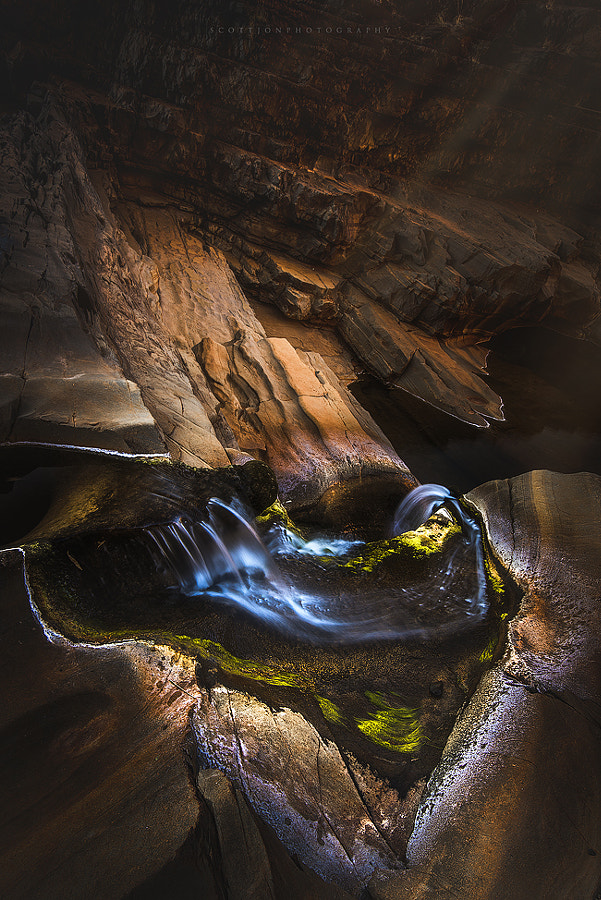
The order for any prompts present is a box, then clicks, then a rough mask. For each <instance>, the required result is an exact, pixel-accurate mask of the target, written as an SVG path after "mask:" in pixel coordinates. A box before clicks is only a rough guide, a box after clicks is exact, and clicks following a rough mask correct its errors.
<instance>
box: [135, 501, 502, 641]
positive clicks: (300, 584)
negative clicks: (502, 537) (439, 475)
mask: <svg viewBox="0 0 601 900" xmlns="http://www.w3.org/2000/svg"><path fill="white" fill-rule="evenodd" d="M429 520H430V525H429V528H430V530H429V531H427V530H426V531H424V530H423V529H422V531H424V533H423V534H421V533H420V531H419V530H418V529H420V528H421V526H423V525H424V523H426V522H428V521H429ZM392 531H393V536H392V538H390V539H388V540H383V541H378V542H372V543H365V542H363V541H358V540H344V539H341V538H339V537H332V536H329V535H323V534H319V535H312V536H310V537H306V538H305V537H303V536H301V535H300V533H299V532H294V531H292V530H291V529H290V528H289V527H287V526H286V524H284V523H281V522H280V523H274V524H272V525H271V526H270V527H269V528H268V529H267V531H266V532H265V533H264V535H263V539H262V538H261V537H260V536H259V534H258V532H257V530H256V528H255V527H254V525H253V524H251V523H250V522H249V521H248V520H247V519H246V518H245V516H244V515H243V514H242V513H241V512H240V511H239V510H237V509H235V508H234V507H232V506H228V505H226V504H225V503H223V502H222V501H220V500H218V499H215V498H214V499H212V500H210V501H209V502H208V504H207V507H206V514H205V518H204V519H203V520H201V521H198V522H192V521H191V520H190V519H187V518H184V517H180V518H178V519H176V520H175V521H173V522H170V523H168V524H165V525H156V526H153V527H151V528H148V529H147V533H148V536H149V538H150V541H151V543H152V547H153V550H154V557H155V561H156V562H157V564H158V565H159V566H160V567H162V569H163V570H164V571H165V572H166V573H167V574H168V576H170V577H171V579H172V580H174V582H175V583H174V586H176V587H177V588H178V589H179V591H180V592H181V593H182V594H183V595H185V596H186V597H188V598H190V599H193V598H202V597H205V598H210V599H211V601H217V602H219V603H220V604H223V605H226V606H229V607H231V608H235V609H238V610H241V611H244V612H245V613H247V614H249V615H251V616H252V617H253V618H255V619H259V620H261V621H262V622H263V623H265V624H266V625H269V626H271V627H273V628H275V629H277V630H279V631H280V632H284V633H286V634H288V635H291V636H293V637H297V638H299V639H303V640H309V641H313V642H315V643H357V642H364V641H368V640H386V639H398V638H403V637H404V638H407V637H424V636H426V635H427V634H429V633H432V632H435V633H436V634H439V635H441V636H442V635H445V634H447V633H451V632H455V631H458V630H461V628H462V627H464V626H465V625H467V623H468V622H469V623H470V624H473V623H474V619H475V618H476V620H477V619H478V618H482V617H483V616H484V615H485V613H486V610H487V600H486V578H485V570H484V561H483V550H482V542H481V536H480V531H479V529H478V525H477V523H476V521H475V519H473V518H472V517H470V516H469V514H468V513H467V512H466V510H465V509H464V507H463V506H462V505H460V504H459V502H458V501H457V500H456V499H455V498H454V497H453V496H452V495H451V494H450V492H449V491H448V490H447V489H446V488H444V487H442V486H440V485H422V486H420V487H418V488H416V489H415V490H414V491H412V492H411V493H410V494H409V495H408V496H407V497H406V498H405V499H404V500H403V501H402V503H401V504H400V505H399V507H398V509H397V511H396V513H395V516H394V521H393V527H392ZM432 535H434V537H433V536H432ZM436 541H438V543H436ZM409 554H413V555H414V556H415V557H416V558H417V559H418V562H419V565H420V567H421V568H420V572H419V575H418V576H416V575H415V573H413V572H412V568H411V565H409V566H408V571H409V574H408V576H407V577H404V570H403V566H402V565H401V562H400V561H402V560H403V559H405V560H406V559H407V558H408V555H409ZM429 555H431V556H432V558H433V559H434V557H435V558H436V562H435V564H433V566H432V567H430V568H428V561H427V560H425V557H427V556H429ZM410 562H411V560H410ZM395 566H396V568H395ZM361 586H363V588H364V589H363V590H361ZM458 598H459V599H458Z"/></svg>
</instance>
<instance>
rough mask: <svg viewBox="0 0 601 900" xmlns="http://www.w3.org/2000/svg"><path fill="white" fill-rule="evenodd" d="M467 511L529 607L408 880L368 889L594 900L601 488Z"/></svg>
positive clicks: (459, 742)
mask: <svg viewBox="0 0 601 900" xmlns="http://www.w3.org/2000/svg"><path fill="white" fill-rule="evenodd" d="M469 498H470V500H471V502H472V503H474V505H475V506H476V507H477V508H478V509H479V510H480V512H481V515H482V517H483V520H484V523H485V527H486V530H487V533H488V536H489V539H490V542H491V545H492V547H493V550H494V552H495V554H496V555H497V557H498V558H499V560H501V561H502V563H503V565H504V566H505V567H506V569H507V571H508V572H509V573H510V574H511V576H512V577H513V578H514V579H515V581H516V582H517V584H518V585H519V587H520V588H521V589H522V590H523V592H524V596H523V599H522V601H521V604H520V608H519V611H518V612H517V614H516V616H515V617H514V618H513V619H512V621H511V623H510V626H509V637H508V646H507V650H506V653H505V655H504V657H503V659H502V660H501V662H500V664H499V665H498V666H497V667H495V668H494V669H493V670H492V671H491V672H490V673H489V674H488V675H487V676H486V677H485V678H484V679H483V681H482V683H481V684H480V686H479V688H478V690H477V691H476V693H475V695H474V697H473V699H472V700H471V702H470V704H469V706H468V707H467V709H466V711H465V712H464V714H463V715H462V716H461V717H460V718H459V720H458V723H457V725H456V726H455V729H454V731H453V733H452V735H451V737H450V739H449V741H448V743H447V746H446V748H445V752H444V754H443V758H442V760H441V763H440V765H439V767H438V768H437V769H436V770H435V772H434V773H433V775H432V777H431V779H430V781H429V783H428V785H427V787H426V790H425V792H424V795H423V798H422V803H421V805H420V808H419V810H418V813H417V819H416V827H415V830H414V832H413V834H412V837H411V839H410V842H409V845H408V848H407V858H408V862H409V869H408V870H407V872H406V873H404V874H403V875H401V876H393V877H392V878H391V879H387V878H386V877H383V878H381V879H380V878H376V879H375V880H374V882H373V884H372V885H371V886H370V890H371V892H372V895H373V896H374V897H375V898H377V900H397V898H401V897H403V898H404V897H410V898H416V900H417V898H428V897H432V898H434V897H439V896H441V895H449V896H454V897H466V898H467V897H470V898H472V897H474V898H482V900H484V898H492V897H495V898H505V897H507V898H510V897H512V898H513V897H519V898H522V897H523V898H527V897H532V896H535V897H546V896H556V897H566V898H567V897H570V898H572V897H573V898H579V900H580V898H582V900H588V898H590V897H592V896H594V895H595V892H596V890H597V889H598V885H599V880H600V878H601V870H600V864H599V858H600V856H601V854H600V852H599V850H600V847H601V813H600V809H601V785H600V783H599V762H600V760H601V717H600V714H599V711H600V709H601V685H600V683H599V665H598V660H599V653H600V647H599V633H600V628H599V624H600V623H599V617H600V615H601V610H600V605H599V599H598V583H599V571H598V568H599V552H598V541H599V524H600V522H601V482H600V479H599V477H598V476H595V475H588V474H580V475H559V474H556V473H551V472H532V473H529V474H527V475H523V476H520V477H518V478H512V479H510V480H508V481H497V482H491V483H490V484H487V485H484V486H482V487H481V488H478V489H476V490H475V491H472V492H471V494H470V495H469Z"/></svg>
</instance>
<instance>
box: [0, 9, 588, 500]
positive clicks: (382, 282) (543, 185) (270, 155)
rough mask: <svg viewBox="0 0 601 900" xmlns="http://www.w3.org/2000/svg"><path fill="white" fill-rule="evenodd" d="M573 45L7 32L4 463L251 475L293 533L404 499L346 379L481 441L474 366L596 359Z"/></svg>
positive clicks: (488, 19) (523, 32) (55, 24)
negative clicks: (509, 342)
mask: <svg viewBox="0 0 601 900" xmlns="http://www.w3.org/2000/svg"><path fill="white" fill-rule="evenodd" d="M598 28H599V22H598V14H597V11H596V10H595V9H593V8H591V9H586V8H584V9H581V8H578V9H576V8H572V7H562V8H561V9H555V8H551V7H548V4H543V3H532V4H530V5H529V6H528V8H527V9H525V8H521V7H520V8H519V9H518V8H514V7H513V6H512V5H510V4H505V3H498V2H497V3H489V4H485V5H484V6H482V5H481V4H472V3H467V4H466V3H462V4H460V6H459V7H458V6H457V5H456V4H454V3H453V4H444V3H432V4H421V3H420V4H410V5H407V4H402V8H401V7H398V8H397V7H395V6H394V5H393V4H390V3H379V4H375V3H367V2H364V3H359V2H356V3H353V4H350V5H349V4H345V5H344V7H341V6H339V5H337V4H335V3H327V4H325V5H324V4H312V3H305V2H298V3H296V4H286V6H285V8H284V7H282V6H280V5H279V4H277V3H272V4H263V5H262V6H260V7H257V6H256V4H250V3H248V4H246V3H242V4H236V5H235V6H234V5H228V4H222V3H219V4H211V3H205V4H202V6H196V5H190V4H188V3H184V2H181V3H176V4H175V5H174V4H169V6H167V5H166V4H137V5H120V4H113V5H110V4H109V6H108V7H107V6H106V5H104V6H103V7H102V10H100V9H98V10H97V11H92V10H82V9H81V7H80V5H76V4H73V5H72V6H71V7H70V8H68V9H66V10H65V9H63V8H62V5H61V10H60V14H59V12H58V11H57V9H55V7H54V6H53V5H52V4H45V5H43V6H39V5H38V4H36V3H35V2H32V3H28V4H25V5H20V6H19V8H18V9H16V8H15V9H14V10H12V11H10V12H7V14H6V16H5V21H4V28H3V37H2V47H3V52H4V65H5V68H6V78H5V79H4V81H5V88H4V91H5V103H6V108H7V110H8V111H11V110H14V109H15V108H16V107H26V108H27V109H28V110H29V111H28V113H19V114H18V115H17V117H16V119H15V118H12V119H9V120H7V121H6V124H5V131H4V140H3V145H2V147H3V149H2V154H3V157H2V162H3V165H2V171H3V179H4V180H5V184H4V186H3V197H4V198H5V201H4V202H3V208H2V211H1V212H0V216H1V219H0V228H1V230H2V239H1V248H2V253H3V259H4V262H3V267H4V273H3V276H2V287H3V291H4V293H3V301H2V302H3V305H4V307H5V309H6V311H7V314H8V315H9V316H10V319H11V323H12V324H11V333H10V337H9V336H8V333H7V335H6V336H5V341H6V344H7V346H8V344H9V342H10V349H11V353H10V364H9V366H8V369H7V375H6V376H5V377H4V378H3V385H2V387H3V406H2V409H3V415H2V421H3V437H4V439H9V440H18V439H30V438H36V439H43V440H47V439H50V440H57V439H58V440H61V441H64V442H67V443H68V442H75V436H76V435H77V438H76V440H77V442H78V443H88V444H93V445H99V444H100V445H104V446H110V447H115V448H119V449H126V448H128V447H129V448H131V449H133V450H136V451H140V450H153V451H155V450H156V449H157V446H158V448H159V449H160V448H161V447H166V448H167V449H168V450H169V451H170V452H171V453H172V454H173V455H175V456H176V457H179V458H181V459H183V460H184V461H188V462H191V463H197V464H202V465H209V466H218V465H224V464H226V463H227V460H228V459H233V460H234V461H240V454H242V455H244V454H250V455H251V456H254V457H259V458H263V459H265V460H266V461H268V462H269V463H270V464H271V465H272V466H273V467H274V469H275V471H276V473H277V474H278V477H279V479H280V481H281V484H282V488H283V490H284V493H285V494H286V495H287V496H290V497H291V498H293V499H294V500H295V501H296V502H297V503H299V504H301V505H302V504H303V503H308V502H312V501H313V500H315V499H316V497H317V496H319V494H320V493H322V492H323V490H324V489H326V488H327V487H328V486H329V485H330V484H333V483H335V482H336V481H339V480H343V479H346V478H348V477H354V476H356V475H365V474H370V473H371V474H374V473H378V472H381V471H388V472H391V471H392V472H402V470H403V466H402V464H401V462H400V461H399V459H398V458H397V457H396V455H395V454H394V452H393V451H392V450H391V448H390V445H389V444H388V443H387V442H386V440H385V439H384V438H383V436H382V435H381V433H379V432H378V429H377V428H376V427H375V426H374V424H373V422H371V420H370V419H369V417H368V416H366V414H365V413H364V412H362V410H361V409H360V408H358V407H357V404H356V402H355V401H354V400H353V398H352V397H351V396H350V394H349V393H348V391H347V387H348V384H349V383H350V382H351V381H352V380H353V379H354V378H355V377H356V374H357V372H359V371H368V372H370V373H372V374H375V375H376V376H377V377H379V378H380V379H382V380H383V381H385V382H387V383H390V384H392V385H398V386H400V387H402V388H403V389H404V390H406V391H409V392H410V393H412V394H415V395H416V396H418V397H421V398H422V399H424V400H426V401H427V402H428V403H430V404H432V405H434V406H437V407H438V408H440V409H442V410H445V411H446V412H449V413H451V414H453V415H455V416H458V417H459V418H461V419H464V420H465V421H468V422H472V423H474V424H476V425H485V424H486V423H487V421H490V420H491V419H495V418H499V417H501V416H502V409H501V403H500V400H499V398H498V397H497V396H496V395H495V394H494V392H493V391H492V390H491V389H490V387H489V386H488V385H487V383H486V382H485V381H484V380H482V378H481V375H482V372H483V369H484V366H485V349H484V347H483V345H482V343H481V341H482V340H485V339H486V338H487V337H489V336H490V335H491V334H493V333H495V332H497V331H499V330H503V329H505V328H507V327H509V326H510V325H512V324H516V323H533V322H540V321H545V322H546V323H548V324H550V325H551V326H552V327H555V328H558V329H560V330H564V331H570V332H571V333H574V334H577V335H582V334H584V333H585V332H586V333H588V334H589V336H591V337H593V338H595V335H596V331H595V328H596V326H595V324H594V323H595V321H596V317H597V314H598V309H599V295H598V285H597V263H596V262H595V258H596V247H597V237H596V235H597V230H596V224H597V223H596V219H595V214H594V212H593V209H592V207H591V203H592V200H591V198H592V197H593V196H594V190H593V188H594V185H593V184H591V182H590V177H589V176H590V173H591V172H594V171H597V168H596V166H595V162H596V160H597V157H598V154H599V146H598V138H597V133H596V131H595V129H594V128H592V127H591V117H593V118H594V115H595V101H594V97H595V85H596V84H597V83H598V78H599V75H598V64H597V57H596V53H595V51H594V48H595V46H596V44H595V40H594V36H595V34H597V33H598ZM318 29H319V30H318ZM368 29H369V30H368ZM376 29H378V30H376ZM583 172H586V173H587V176H586V179H587V180H585V176H584V175H583V174H582V173H583ZM24 273H27V275H25V274H24ZM27 279H29V280H28V281H27ZM25 281H27V284H25ZM264 304H268V306H265V305H264ZM270 309H272V310H277V311H279V312H281V313H282V315H281V316H280V317H279V318H278V317H277V316H275V315H274V314H273V313H271V312H269V310H270ZM287 319H288V320H290V321H291V322H292V323H304V324H302V325H301V324H297V325H296V327H293V325H290V326H289V325H288V324H287ZM82 331H83V334H82V333H81V332H82ZM46 334H48V335H50V336H51V339H52V343H53V345H55V346H60V347H62V348H63V352H62V353H61V354H60V355H59V358H58V359H48V358H46V357H45V356H44V354H43V353H41V352H40V351H39V349H38V348H39V346H40V343H42V344H43V343H44V340H45V335H46ZM100 394H102V400H103V402H102V409H101V410H100V409H99V408H98V406H99V401H98V398H99V396H100ZM407 484H408V486H409V484H410V482H409V481H408V482H407ZM307 485H313V487H312V488H311V487H307Z"/></svg>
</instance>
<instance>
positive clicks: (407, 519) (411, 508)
mask: <svg viewBox="0 0 601 900" xmlns="http://www.w3.org/2000/svg"><path fill="white" fill-rule="evenodd" d="M444 506H450V507H451V508H452V509H453V511H454V512H455V514H456V515H457V516H458V519H459V521H460V522H462V519H463V512H462V510H461V507H460V506H459V504H458V503H457V501H456V500H455V498H454V497H453V495H452V494H451V492H450V491H449V490H447V488H446V487H443V486H442V485H441V484H421V485H420V486H419V487H416V488H415V489H414V490H412V491H411V492H410V493H409V494H407V496H406V497H405V498H404V499H403V500H402V501H401V502H400V503H399V505H398V507H397V510H396V512H395V514H394V520H393V524H392V537H396V536H397V535H400V534H405V532H407V531H415V529H416V528H419V527H420V525H423V524H424V522H427V521H428V519H429V518H430V516H432V515H434V513H435V512H438V510H439V509H441V508H442V507H444Z"/></svg>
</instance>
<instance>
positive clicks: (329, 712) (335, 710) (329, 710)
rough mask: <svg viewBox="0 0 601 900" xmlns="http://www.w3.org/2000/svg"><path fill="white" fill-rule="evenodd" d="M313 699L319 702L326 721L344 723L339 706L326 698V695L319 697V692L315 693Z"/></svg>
mask: <svg viewBox="0 0 601 900" xmlns="http://www.w3.org/2000/svg"><path fill="white" fill-rule="evenodd" d="M315 699H316V700H317V702H318V703H319V708H320V709H321V711H322V713H323V717H324V719H327V720H328V722H335V723H336V724H337V725H343V724H344V716H343V715H342V712H341V711H340V707H338V706H336V704H335V703H333V702H332V701H331V700H328V698H327V697H320V695H319V694H315Z"/></svg>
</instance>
